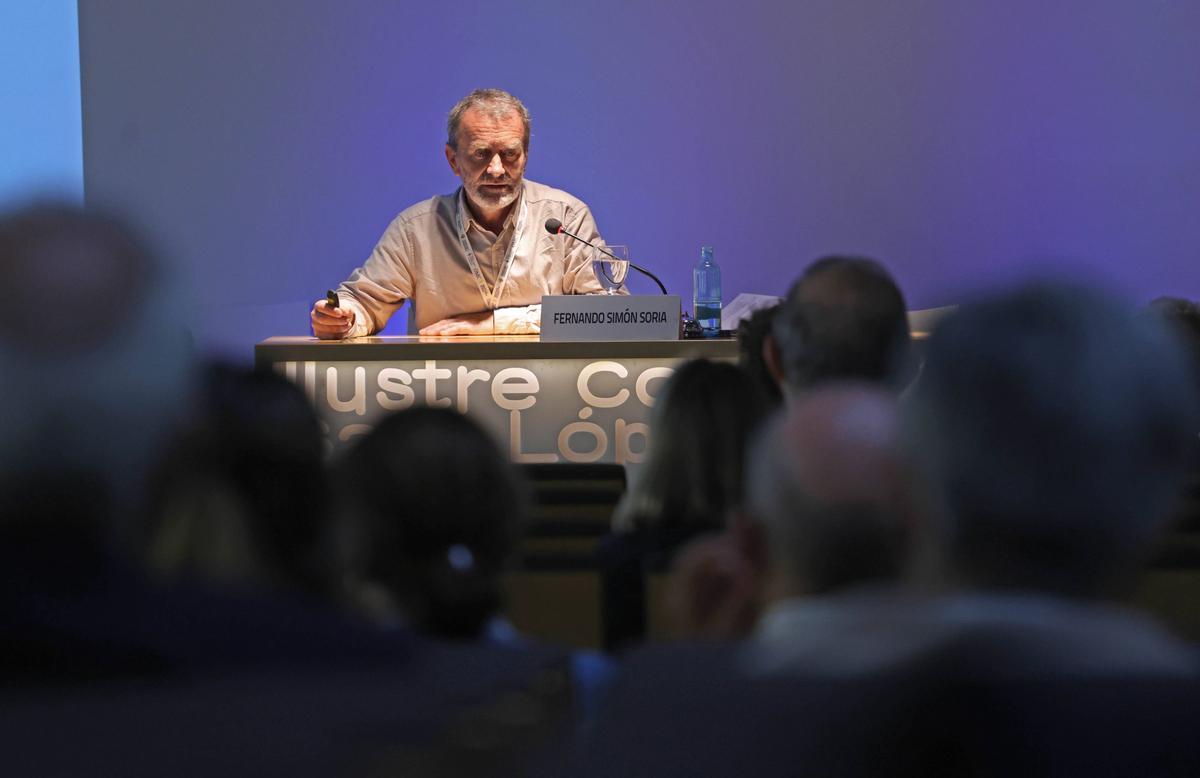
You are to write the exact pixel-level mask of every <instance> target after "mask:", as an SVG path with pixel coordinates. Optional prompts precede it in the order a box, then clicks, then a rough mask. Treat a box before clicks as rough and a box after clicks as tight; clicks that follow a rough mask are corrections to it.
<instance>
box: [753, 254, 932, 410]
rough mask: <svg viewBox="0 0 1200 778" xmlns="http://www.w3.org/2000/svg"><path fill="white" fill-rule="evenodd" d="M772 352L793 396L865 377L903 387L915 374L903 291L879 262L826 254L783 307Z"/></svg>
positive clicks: (774, 329)
mask: <svg viewBox="0 0 1200 778" xmlns="http://www.w3.org/2000/svg"><path fill="white" fill-rule="evenodd" d="M771 334H772V339H773V342H774V348H773V350H770V351H768V356H769V357H770V361H771V363H772V373H773V374H774V375H775V377H776V378H777V380H779V381H780V382H781V383H782V385H783V387H784V389H785V391H786V392H787V393H788V394H798V393H801V392H804V391H807V390H808V389H810V388H811V387H813V386H815V385H817V384H820V383H822V382H824V381H867V382H872V383H878V384H882V385H884V386H887V387H889V388H891V389H893V390H896V391H899V390H901V389H903V388H904V385H905V384H906V383H907V382H908V380H909V379H910V377H911V376H910V372H911V366H910V363H909V337H910V335H909V328H908V317H907V312H906V309H905V303H904V295H903V294H901V292H900V288H899V287H898V286H897V285H896V282H895V281H894V280H893V279H892V276H891V274H889V273H888V271H887V269H886V268H884V266H883V265H881V264H880V263H879V262H876V261H875V260H872V259H865V258H861V257H839V256H833V257H825V258H824V259H820V260H817V261H816V262H814V263H813V264H812V265H809V267H808V268H807V269H806V270H805V271H804V274H803V275H802V276H800V278H799V280H797V281H796V282H795V283H794V284H793V285H792V288H791V289H790V290H789V291H788V294H787V297H786V298H785V299H784V301H783V302H782V303H781V304H780V305H779V308H778V310H777V312H776V314H775V318H774V322H773V323H772V329H771Z"/></svg>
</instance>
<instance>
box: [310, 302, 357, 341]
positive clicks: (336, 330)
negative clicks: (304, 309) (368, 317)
mask: <svg viewBox="0 0 1200 778" xmlns="http://www.w3.org/2000/svg"><path fill="white" fill-rule="evenodd" d="M309 318H310V319H311V320H312V330H313V334H314V335H316V336H317V337H318V338H320V339H321V340H340V339H342V338H344V337H346V334H347V333H348V332H350V328H351V327H353V326H354V311H351V310H347V309H345V308H330V307H329V302H328V301H326V300H317V302H316V304H315V305H314V306H313V309H312V313H311V314H309Z"/></svg>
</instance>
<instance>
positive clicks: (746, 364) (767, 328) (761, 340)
mask: <svg viewBox="0 0 1200 778" xmlns="http://www.w3.org/2000/svg"><path fill="white" fill-rule="evenodd" d="M778 308H779V306H778V305H772V306H771V307H770V308H760V309H758V310H757V311H755V312H754V313H752V314H750V315H749V316H748V317H746V318H745V319H742V321H741V323H740V324H738V328H737V343H738V365H739V366H740V367H741V368H742V369H743V370H745V371H746V372H747V373H749V374H750V376H751V377H752V378H754V380H755V381H757V382H758V385H759V387H761V388H762V391H763V394H764V395H765V396H766V397H767V399H768V400H769V401H770V403H771V406H772V407H777V406H778V405H779V404H780V403H781V402H783V392H782V390H780V388H779V383H778V382H777V381H776V380H775V376H773V375H771V367H770V365H768V364H767V357H766V352H767V350H768V349H773V348H774V338H773V337H772V335H771V324H772V322H774V320H775V312H776V310H777V309H778Z"/></svg>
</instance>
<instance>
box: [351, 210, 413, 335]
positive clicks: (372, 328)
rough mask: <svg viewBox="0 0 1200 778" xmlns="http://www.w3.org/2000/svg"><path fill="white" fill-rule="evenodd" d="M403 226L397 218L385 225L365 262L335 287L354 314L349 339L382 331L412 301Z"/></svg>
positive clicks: (407, 240)
mask: <svg viewBox="0 0 1200 778" xmlns="http://www.w3.org/2000/svg"><path fill="white" fill-rule="evenodd" d="M405 226H406V225H405V223H404V222H403V221H402V220H401V219H400V218H397V219H396V220H395V221H393V222H392V223H391V224H390V225H388V228H387V230H385V231H384V233H383V236H382V237H381V238H380V239H379V242H378V243H377V244H375V249H374V250H373V251H372V252H371V256H370V257H368V258H367V261H366V262H365V263H363V265H362V267H359V268H356V269H355V270H354V272H353V273H351V274H350V278H348V279H347V280H346V281H345V282H343V283H342V285H341V286H340V287H338V298H339V299H340V300H341V301H342V303H343V305H344V307H346V308H347V309H349V310H353V311H354V326H353V327H352V328H351V329H350V332H349V334H348V337H360V336H362V335H371V334H373V333H376V332H378V331H379V330H381V329H383V328H384V326H385V325H386V324H387V322H388V319H390V318H391V316H392V314H394V313H395V312H396V311H397V310H398V309H399V308H400V306H402V305H404V302H405V300H408V299H410V298H411V297H412V294H413V281H412V272H411V270H410V264H409V262H410V258H411V256H412V242H411V240H410V238H409V236H408V235H407V234H406V232H405Z"/></svg>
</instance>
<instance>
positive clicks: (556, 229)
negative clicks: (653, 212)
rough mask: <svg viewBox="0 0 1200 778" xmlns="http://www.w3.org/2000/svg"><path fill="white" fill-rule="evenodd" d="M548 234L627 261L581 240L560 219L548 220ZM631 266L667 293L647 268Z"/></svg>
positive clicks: (621, 260)
mask: <svg viewBox="0 0 1200 778" xmlns="http://www.w3.org/2000/svg"><path fill="white" fill-rule="evenodd" d="M546 232H548V233H550V234H551V235H559V234H562V235H566V236H567V237H568V238H574V239H575V240H577V241H579V242H580V243H585V244H587V245H589V246H591V247H592V248H594V249H595V250H596V251H599V252H600V253H601V254H605V255H607V256H610V257H612V258H613V259H615V260H617V261H618V262H624V261H625V260H623V259H621V258H620V257H617V256H613V253H612V252H611V251H609V250H608V249H606V248H604V247H603V246H597V245H596V244H595V243H592V242H591V241H590V240H588V239H587V238H581V237H579V236H578V235H575V234H574V233H570V232H567V231H566V230H565V229H564V228H563V226H562V222H560V221H559V220H558V219H547V220H546ZM629 266H630V267H631V268H633V269H634V270H636V271H638V272H639V273H642V274H643V275H647V276H650V278H651V279H652V280H653V281H654V283H656V284H658V288H659V289H661V290H662V293H663V294H666V293H667V287H665V286H663V282H662V281H659V280H658V276H656V275H654V274H653V273H651V272H650V271H649V270H647V269H646V268H644V267H640V266H638V265H635V264H633V263H632V262H630V263H629Z"/></svg>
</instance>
